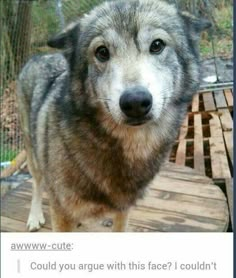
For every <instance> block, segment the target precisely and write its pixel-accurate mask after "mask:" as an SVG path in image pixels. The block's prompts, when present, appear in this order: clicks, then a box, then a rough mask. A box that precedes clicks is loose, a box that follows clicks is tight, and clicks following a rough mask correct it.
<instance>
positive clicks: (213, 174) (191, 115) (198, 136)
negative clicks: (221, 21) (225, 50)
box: [1, 89, 233, 232]
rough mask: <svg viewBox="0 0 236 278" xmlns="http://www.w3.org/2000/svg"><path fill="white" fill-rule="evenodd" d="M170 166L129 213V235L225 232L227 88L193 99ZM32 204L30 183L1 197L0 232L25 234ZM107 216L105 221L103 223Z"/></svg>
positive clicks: (229, 156) (229, 155)
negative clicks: (140, 233) (133, 233)
mask: <svg viewBox="0 0 236 278" xmlns="http://www.w3.org/2000/svg"><path fill="white" fill-rule="evenodd" d="M170 161H171V162H174V163H172V164H171V165H170V164H168V165H166V166H165V168H164V169H163V170H162V171H161V173H160V175H159V176H158V177H157V178H156V179H155V181H154V182H153V183H152V185H151V186H150V190H149V191H148V193H147V195H146V197H145V198H144V199H143V200H141V201H139V202H138V204H137V207H135V208H134V209H133V210H132V212H131V215H130V221H129V227H128V231H135V232H154V231H155V232H222V231H227V228H228V224H229V222H230V225H231V226H232V224H233V92H232V90H231V89H227V90H222V91H215V92H204V93H201V94H197V95H196V96H195V97H194V98H193V102H192V105H191V106H190V107H189V112H188V115H187V117H186V119H185V121H184V123H183V125H182V127H181V129H180V133H179V136H178V139H177V140H176V144H175V145H174V147H173V150H172V153H171V156H170ZM186 166H188V167H186ZM189 167H191V168H193V169H191V168H189ZM206 176H208V177H206ZM214 183H215V184H217V185H215V184H214ZM221 189H222V190H223V191H222V190H221ZM30 200H31V183H30V181H28V182H26V183H24V184H22V185H21V186H19V187H18V188H16V189H14V190H11V191H10V192H8V193H7V194H6V195H5V196H4V197H3V199H2V213H1V224H2V225H1V229H2V231H7V232H25V231H26V221H27V217H28V213H29V209H30ZM43 209H44V212H45V215H46V224H45V226H44V227H43V228H42V229H41V231H42V232H49V231H50V219H49V214H48V200H47V196H46V194H44V200H43ZM229 214H230V218H229ZM111 217H112V216H107V218H106V219H110V218H111ZM229 220H230V221H229ZM103 222H104V219H98V220H96V221H94V220H92V221H91V220H90V221H87V222H85V223H82V226H81V227H79V229H78V231H110V230H111V227H106V226H104V225H103ZM108 222H109V221H108Z"/></svg>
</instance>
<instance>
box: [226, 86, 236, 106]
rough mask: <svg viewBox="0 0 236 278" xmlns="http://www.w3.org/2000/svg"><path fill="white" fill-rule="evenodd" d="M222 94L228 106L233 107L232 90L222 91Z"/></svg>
mask: <svg viewBox="0 0 236 278" xmlns="http://www.w3.org/2000/svg"><path fill="white" fill-rule="evenodd" d="M224 93H225V98H226V101H227V104H228V106H233V102H234V100H233V93H232V90H230V89H227V90H224Z"/></svg>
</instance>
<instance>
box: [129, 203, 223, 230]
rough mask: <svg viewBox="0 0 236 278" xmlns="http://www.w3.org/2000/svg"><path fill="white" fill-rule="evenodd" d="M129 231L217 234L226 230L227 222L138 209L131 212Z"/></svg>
mask: <svg viewBox="0 0 236 278" xmlns="http://www.w3.org/2000/svg"><path fill="white" fill-rule="evenodd" d="M129 228H130V229H129V231H136V232H143V231H147V230H148V231H152V230H153V229H154V230H155V231H159V232H170V231H171V232H182V231H186V232H207V231H208V232H209V231H211V232H217V231H219V230H221V231H225V230H226V223H225V221H221V220H216V219H212V218H207V217H201V216H195V215H190V214H186V215H185V214H182V213H177V212H170V211H162V210H154V209H150V208H140V207H137V208H136V209H135V210H131V214H130V220H129Z"/></svg>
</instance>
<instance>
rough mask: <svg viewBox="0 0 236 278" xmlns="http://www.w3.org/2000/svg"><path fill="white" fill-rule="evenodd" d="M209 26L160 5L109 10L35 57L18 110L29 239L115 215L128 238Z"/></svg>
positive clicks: (116, 5) (153, 0)
mask: <svg viewBox="0 0 236 278" xmlns="http://www.w3.org/2000/svg"><path fill="white" fill-rule="evenodd" d="M208 27H210V23H209V22H208V21H205V20H200V19H197V18H195V17H193V16H191V15H188V14H187V13H182V12H180V11H178V10H177V9H176V7H175V6H174V5H171V4H169V3H168V2H165V1H160V0H131V1H112V2H105V3H103V4H102V5H100V6H98V7H96V8H95V9H94V10H92V11H91V12H90V13H89V14H88V15H85V16H84V17H83V18H81V19H80V20H79V21H78V22H76V23H73V24H71V25H70V26H68V28H66V29H65V30H64V32H62V33H61V34H59V35H58V36H56V37H55V38H53V39H51V40H50V41H49V45H50V46H52V47H55V48H59V49H63V54H52V55H44V56H40V57H39V56H38V57H34V58H32V59H31V60H30V61H29V62H28V63H27V64H26V65H25V67H24V68H23V70H22V72H21V74H20V77H19V89H18V91H19V92H18V96H19V98H18V99H19V108H20V115H21V122H22V129H23V132H24V139H25V147H26V150H27V158H28V165H29V169H30V172H31V174H32V175H33V178H34V184H33V198H32V207H31V211H30V215H29V219H28V228H29V230H30V231H33V230H38V229H39V228H40V226H41V225H43V224H44V222H45V220H44V216H43V212H42V207H41V193H42V188H43V187H45V189H46V190H47V192H48V195H49V200H50V207H51V218H52V227H53V231H72V230H73V227H74V226H75V225H76V224H77V223H78V222H80V221H83V219H84V218H87V217H98V216H101V215H103V214H104V213H106V212H113V213H114V225H113V231H124V230H125V228H126V225H127V218H128V216H127V215H128V211H129V209H130V207H131V206H133V205H134V204H135V202H136V200H137V199H138V198H140V197H142V196H143V194H144V191H145V188H146V186H147V185H148V183H149V182H150V181H151V180H152V179H153V177H154V176H155V174H156V173H158V171H159V168H160V165H161V163H162V162H163V160H164V159H165V157H166V155H167V153H168V152H169V150H170V149H171V146H172V144H173V142H174V140H175V138H176V136H177V133H178V130H179V127H180V125H181V123H182V121H183V119H184V117H185V114H186V110H187V106H188V104H189V103H190V101H191V99H192V96H193V93H194V92H196V90H197V89H198V86H199V79H200V72H199V51H198V44H199V38H200V32H201V31H203V30H204V29H206V28H208Z"/></svg>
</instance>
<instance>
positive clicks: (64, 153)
mask: <svg viewBox="0 0 236 278" xmlns="http://www.w3.org/2000/svg"><path fill="white" fill-rule="evenodd" d="M86 137H87V138H83V137H82V138H78V139H76V140H68V142H65V141H64V142H60V143H58V144H55V142H54V147H53V151H52V152H53V154H52V153H51V157H53V156H55V155H56V154H57V155H58V154H60V157H58V159H57V160H56V161H55V160H54V161H51V162H50V161H49V169H50V168H51V167H53V168H54V170H50V172H48V174H49V175H50V180H52V181H53V180H54V181H55V180H57V182H56V183H57V185H56V187H55V186H54V191H55V192H58V194H61V193H60V191H61V190H62V189H60V187H61V188H64V189H63V190H64V191H66V190H68V198H71V195H72V194H75V196H77V197H78V198H80V199H81V200H83V201H87V202H93V203H97V204H99V205H104V206H107V207H109V208H111V209H116V210H123V209H127V208H128V207H130V206H131V205H133V204H135V201H136V200H137V198H140V197H142V196H143V193H144V189H145V187H146V186H147V184H148V183H149V181H150V180H151V179H152V178H153V176H154V175H155V173H156V172H157V171H158V168H159V164H160V162H159V161H158V159H157V156H156V153H155V151H154V153H153V154H152V155H150V156H149V157H148V159H146V158H145V159H140V157H139V158H138V159H134V160H132V161H131V160H129V159H128V158H127V157H126V155H125V153H124V152H125V150H124V148H123V146H122V144H121V143H120V141H119V140H114V138H109V137H108V138H107V137H103V138H102V140H101V138H99V139H98V138H97V137H93V135H92V134H91V133H90V134H89V133H87V135H86ZM59 146H60V147H59ZM52 165H53V166H52ZM55 173H56V176H55ZM54 183H55V182H54Z"/></svg>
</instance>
